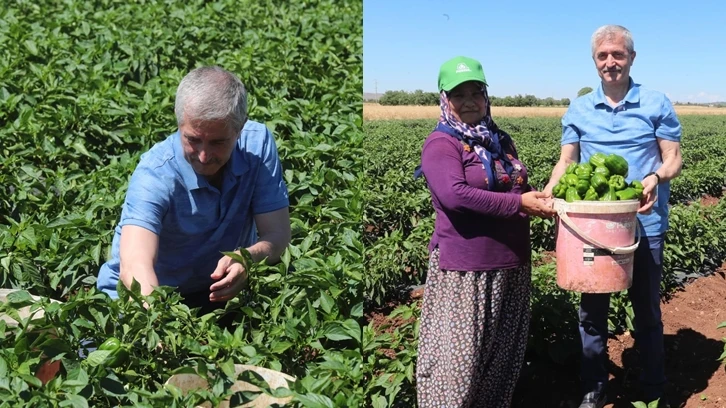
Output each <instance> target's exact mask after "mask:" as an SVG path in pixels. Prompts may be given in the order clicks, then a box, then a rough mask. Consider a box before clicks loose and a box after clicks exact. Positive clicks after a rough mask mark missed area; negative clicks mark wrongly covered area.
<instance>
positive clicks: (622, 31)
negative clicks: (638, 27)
mask: <svg viewBox="0 0 726 408" xmlns="http://www.w3.org/2000/svg"><path fill="white" fill-rule="evenodd" d="M619 36H623V39H624V40H625V48H627V50H628V54H632V53H633V51H635V44H634V43H633V35H632V34H631V33H630V31H628V29H627V28H625V27H623V26H620V25H612V24H610V25H604V26H602V27H600V28H598V29H597V30H595V32H594V33H593V34H592V40H591V42H590V45H591V46H592V56H593V57H594V56H595V49H596V48H597V46H598V45H599V44H600V43H602V42H603V41H605V40H613V39H615V38H617V37H619Z"/></svg>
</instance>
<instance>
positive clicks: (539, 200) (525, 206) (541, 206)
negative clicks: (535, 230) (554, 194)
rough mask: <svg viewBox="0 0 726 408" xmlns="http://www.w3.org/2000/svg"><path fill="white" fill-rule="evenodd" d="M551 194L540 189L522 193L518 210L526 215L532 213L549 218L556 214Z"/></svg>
mask: <svg viewBox="0 0 726 408" xmlns="http://www.w3.org/2000/svg"><path fill="white" fill-rule="evenodd" d="M552 204H553V201H552V198H551V196H548V195H547V194H546V193H544V192H541V191H530V192H529V193H524V194H522V201H521V203H520V204H519V210H520V211H522V212H523V213H525V214H527V215H534V216H537V217H540V218H551V217H554V216H555V215H556V214H557V211H555V209H554V208H553V206H552Z"/></svg>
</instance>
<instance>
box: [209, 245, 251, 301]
mask: <svg viewBox="0 0 726 408" xmlns="http://www.w3.org/2000/svg"><path fill="white" fill-rule="evenodd" d="M211 278H212V279H214V280H216V281H217V282H214V283H213V284H212V286H210V287H209V291H210V292H211V293H210V294H209V301H210V302H226V301H228V300H230V299H232V298H233V297H235V296H237V294H239V293H240V292H241V291H242V289H243V288H244V286H245V284H246V283H247V271H246V270H245V267H244V266H242V264H241V263H239V262H237V261H235V260H233V259H232V258H230V257H228V256H226V255H225V256H224V257H223V258H222V259H220V260H219V262H217V268H216V269H215V270H214V272H213V273H212V275H211Z"/></svg>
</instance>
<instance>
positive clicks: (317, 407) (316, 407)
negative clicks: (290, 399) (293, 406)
mask: <svg viewBox="0 0 726 408" xmlns="http://www.w3.org/2000/svg"><path fill="white" fill-rule="evenodd" d="M295 400H297V401H300V402H301V403H302V404H303V406H304V407H306V408H333V407H334V405H333V401H332V400H331V399H330V398H328V397H326V396H324V395H320V394H313V393H309V394H304V395H301V394H297V395H296V396H295Z"/></svg>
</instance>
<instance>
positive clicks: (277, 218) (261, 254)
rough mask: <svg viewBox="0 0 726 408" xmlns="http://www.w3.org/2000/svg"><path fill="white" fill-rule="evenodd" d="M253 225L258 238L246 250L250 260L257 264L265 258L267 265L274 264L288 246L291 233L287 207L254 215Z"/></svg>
mask: <svg viewBox="0 0 726 408" xmlns="http://www.w3.org/2000/svg"><path fill="white" fill-rule="evenodd" d="M255 225H256V226H257V235H258V236H259V238H258V240H257V243H256V244H254V245H252V246H251V247H249V248H247V250H248V251H249V252H250V255H251V256H252V260H253V261H255V262H259V261H261V260H263V259H265V258H267V263H268V264H269V265H273V264H276V263H277V262H279V261H280V256H281V255H282V253H283V252H285V248H287V246H288V245H290V239H291V234H292V233H291V230H290V212H289V207H285V208H281V209H279V210H276V211H271V212H268V213H264V214H257V215H255Z"/></svg>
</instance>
